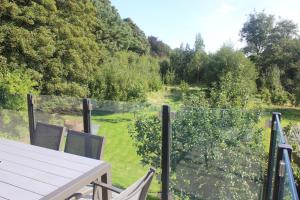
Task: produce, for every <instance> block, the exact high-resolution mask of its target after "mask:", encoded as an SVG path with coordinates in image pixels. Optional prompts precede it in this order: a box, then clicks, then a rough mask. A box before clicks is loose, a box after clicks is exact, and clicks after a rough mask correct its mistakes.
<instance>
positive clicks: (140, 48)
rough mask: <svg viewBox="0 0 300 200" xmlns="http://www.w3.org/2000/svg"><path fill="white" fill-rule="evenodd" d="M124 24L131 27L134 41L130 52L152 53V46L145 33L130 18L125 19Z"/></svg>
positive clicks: (130, 45) (130, 46) (131, 43)
mask: <svg viewBox="0 0 300 200" xmlns="http://www.w3.org/2000/svg"><path fill="white" fill-rule="evenodd" d="M124 22H125V23H126V24H127V25H128V27H130V30H131V35H132V38H131V39H132V40H131V41H130V44H129V47H128V50H129V51H133V52H136V53H138V54H140V55H141V54H147V53H149V51H150V45H149V42H148V40H147V38H146V35H145V33H144V32H143V31H142V30H141V29H140V28H139V27H138V26H137V25H136V24H135V23H134V22H133V21H132V19H130V18H126V19H124Z"/></svg>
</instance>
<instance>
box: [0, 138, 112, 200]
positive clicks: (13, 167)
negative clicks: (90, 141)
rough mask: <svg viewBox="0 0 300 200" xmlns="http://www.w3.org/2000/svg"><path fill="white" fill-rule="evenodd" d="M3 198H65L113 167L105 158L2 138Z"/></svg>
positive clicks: (0, 177) (0, 171) (0, 192)
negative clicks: (82, 155)
mask: <svg viewBox="0 0 300 200" xmlns="http://www.w3.org/2000/svg"><path fill="white" fill-rule="evenodd" d="M0 161H1V162H0V200H2V199H9V200H19V199H21V200H27V199H28V200H40V199H43V200H44V199H45V200H46V199H47V200H48V199H53V200H58V199H64V198H66V197H68V196H69V195H71V194H73V193H75V192H76V191H78V190H79V189H80V188H82V187H84V186H85V185H87V184H89V183H90V182H92V181H94V180H96V179H97V178H98V177H99V175H103V173H105V172H107V171H108V170H110V165H109V164H107V163H105V162H104V161H99V160H94V159H89V158H85V157H81V156H76V155H72V154H68V153H64V152H60V151H54V150H50V149H46V148H42V147H37V146H33V145H28V144H23V143H19V142H15V141H11V140H6V139H1V138H0Z"/></svg>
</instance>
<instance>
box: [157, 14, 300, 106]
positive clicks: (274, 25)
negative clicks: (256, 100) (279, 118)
mask: <svg viewBox="0 0 300 200" xmlns="http://www.w3.org/2000/svg"><path fill="white" fill-rule="evenodd" d="M240 35H241V40H243V41H245V42H246V47H245V48H244V49H241V50H234V49H233V48H232V47H230V46H228V45H227V46H226V45H225V46H223V47H221V48H220V49H219V50H218V51H217V52H215V53H210V54H208V53H206V52H205V51H204V42H203V40H202V38H201V35H200V34H198V35H197V36H196V40H195V45H194V48H190V47H189V45H187V46H186V47H184V46H183V45H182V46H181V47H180V48H177V49H175V50H173V51H172V52H171V54H170V59H169V60H165V61H163V62H161V64H160V71H161V76H162V78H163V81H164V82H165V83H167V84H173V83H175V84H179V83H180V82H182V81H184V82H186V83H188V84H199V83H200V84H204V85H207V86H208V96H210V95H211V93H212V92H214V91H215V88H216V87H217V88H219V89H220V90H219V92H220V93H222V94H224V93H227V94H230V95H231V96H235V98H234V99H237V98H246V99H249V97H250V96H251V95H252V94H255V92H256V91H257V92H258V93H259V94H260V96H261V98H262V99H263V100H264V101H265V102H267V103H270V102H272V103H274V104H293V105H295V104H299V102H300V39H299V30H298V27H297V25H296V24H295V23H294V22H292V21H290V20H286V19H281V18H279V20H277V21H276V20H275V17H274V16H273V15H267V14H266V13H264V12H259V13H258V12H254V13H252V14H250V15H249V18H248V20H247V21H246V22H245V23H244V25H243V27H242V29H241V34H240ZM224 84H225V85H226V86H222V85H224ZM227 90H228V91H227ZM238 95H244V97H242V96H238ZM221 96H222V95H221ZM221 96H220V98H221ZM242 104H244V103H242Z"/></svg>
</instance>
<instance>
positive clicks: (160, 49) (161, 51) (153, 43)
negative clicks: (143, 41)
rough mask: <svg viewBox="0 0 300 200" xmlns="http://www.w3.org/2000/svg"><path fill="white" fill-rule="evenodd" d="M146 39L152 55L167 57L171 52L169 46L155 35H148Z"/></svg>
mask: <svg viewBox="0 0 300 200" xmlns="http://www.w3.org/2000/svg"><path fill="white" fill-rule="evenodd" d="M148 41H149V44H150V47H151V49H150V51H151V54H152V55H153V56H159V57H168V56H169V55H170V52H171V48H170V47H169V46H168V45H167V44H165V43H164V42H163V41H161V40H158V38H157V37H154V36H149V37H148Z"/></svg>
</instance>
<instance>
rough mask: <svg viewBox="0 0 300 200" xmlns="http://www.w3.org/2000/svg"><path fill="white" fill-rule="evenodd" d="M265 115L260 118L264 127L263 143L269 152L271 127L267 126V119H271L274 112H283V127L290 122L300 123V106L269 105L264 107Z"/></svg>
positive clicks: (261, 125)
mask: <svg viewBox="0 0 300 200" xmlns="http://www.w3.org/2000/svg"><path fill="white" fill-rule="evenodd" d="M263 111H264V113H263V116H262V118H261V120H260V123H259V126H260V127H261V128H263V143H264V147H265V151H266V152H269V144H270V131H271V130H270V128H267V127H266V121H269V120H271V118H272V112H280V113H281V126H282V128H283V127H285V126H287V125H288V124H289V123H292V124H299V123H300V108H295V107H278V106H268V107H265V108H263Z"/></svg>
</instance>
